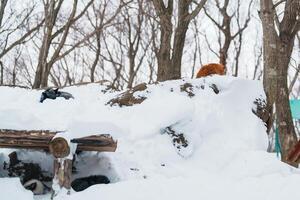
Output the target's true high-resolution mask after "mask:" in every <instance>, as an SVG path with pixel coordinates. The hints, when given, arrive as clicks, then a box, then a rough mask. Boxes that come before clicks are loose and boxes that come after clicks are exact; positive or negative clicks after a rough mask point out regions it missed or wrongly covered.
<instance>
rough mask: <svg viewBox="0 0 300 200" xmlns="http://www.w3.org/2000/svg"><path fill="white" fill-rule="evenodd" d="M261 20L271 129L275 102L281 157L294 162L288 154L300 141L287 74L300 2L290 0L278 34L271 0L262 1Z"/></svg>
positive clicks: (265, 81) (284, 160)
mask: <svg viewBox="0 0 300 200" xmlns="http://www.w3.org/2000/svg"><path fill="white" fill-rule="evenodd" d="M260 3H261V16H260V17H261V20H262V25H263V52H264V89H265V92H266V95H267V110H268V111H269V116H270V117H269V118H268V119H267V118H266V119H264V121H265V122H266V123H267V130H268V131H269V130H270V128H271V126H272V124H273V119H272V116H273V105H274V103H275V108H276V117H277V118H276V119H277V126H278V129H279V138H280V144H281V150H282V152H281V153H282V157H281V160H282V161H283V162H286V163H288V164H290V165H293V166H296V163H291V162H288V159H287V156H288V154H289V152H290V151H291V150H292V149H293V147H294V145H295V144H296V143H297V136H296V132H295V129H294V125H293V119H292V114H291V110H290V104H289V92H288V85H287V75H288V68H289V62H290V58H291V54H292V50H293V45H294V39H295V33H296V32H297V31H296V30H293V29H295V28H297V26H296V25H293V24H297V20H296V19H297V14H296V13H297V12H298V13H299V10H300V3H299V1H287V2H286V5H285V10H284V16H283V19H282V21H281V22H280V23H279V27H278V28H279V34H277V31H276V28H275V24H274V18H275V17H277V16H276V13H275V9H274V5H273V2H272V1H271V0H261V2H260ZM297 9H298V10H297Z"/></svg>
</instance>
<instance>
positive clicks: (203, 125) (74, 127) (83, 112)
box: [0, 76, 300, 200]
mask: <svg viewBox="0 0 300 200" xmlns="http://www.w3.org/2000/svg"><path fill="white" fill-rule="evenodd" d="M187 82H188V83H191V84H192V85H193V93H194V94H195V96H194V97H192V98H191V97H189V96H188V94H187V93H186V92H182V91H180V86H181V85H183V84H184V83H187ZM211 84H216V86H217V87H218V88H219V89H220V93H219V94H215V93H214V92H213V90H212V89H211V88H210V87H209V86H210V85H211ZM105 88H106V86H99V85H98V84H89V85H85V86H80V87H76V86H74V87H68V88H65V89H63V91H67V92H70V93H72V94H73V95H74V97H75V99H74V100H73V99H71V100H68V101H67V100H64V99H57V100H55V101H53V100H46V101H45V102H44V103H42V104H41V103H39V102H38V100H39V97H40V94H41V91H31V90H25V89H18V88H15V89H12V88H6V87H0V94H1V96H0V119H1V120H0V128H6V129H8V128H10V129H51V130H66V131H67V132H68V134H70V136H69V137H78V136H84V135H89V134H94V133H107V134H111V135H112V136H113V137H114V138H115V139H118V149H117V152H115V153H101V154H96V153H86V154H85V156H86V157H87V159H83V157H82V158H79V160H80V159H82V160H81V163H80V165H79V166H78V169H79V170H80V169H84V171H88V172H86V173H88V174H85V175H95V174H105V175H107V176H108V178H109V179H110V180H111V181H112V184H108V185H95V186H92V187H90V188H88V189H87V190H85V191H83V192H78V193H76V192H72V193H71V195H70V196H65V195H63V194H59V195H58V196H57V197H56V198H55V199H70V200H79V199H98V198H100V197H101V198H102V199H106V200H109V199H121V198H122V199H131V200H132V199H136V200H141V199H143V200H144V199H145V200H147V199H149V200H150V199H151V200H153V199H212V200H214V199H216V200H217V199H218V200H219V199H244V200H248V199H249V200H250V199H251V200H253V199H260V200H267V199H272V200H274V199H287V198H289V199H299V198H300V194H299V193H298V192H297V188H298V187H299V186H298V184H297V183H299V182H300V171H299V170H297V169H293V168H291V167H289V166H287V165H285V164H283V163H281V162H280V161H278V160H277V158H276V157H275V156H274V155H273V154H269V153H267V152H266V148H267V143H268V141H267V136H266V134H265V127H264V125H263V123H262V121H261V120H260V119H258V118H257V117H256V116H255V115H254V114H253V113H252V111H251V110H252V108H253V107H254V105H253V101H254V100H255V98H257V97H264V94H263V89H262V86H261V84H260V83H259V82H256V81H249V80H243V79H238V78H232V77H220V76H214V77H209V78H205V79H197V80H190V79H186V80H177V81H167V82H163V83H159V84H157V85H149V86H148V88H147V90H146V91H142V92H138V93H137V94H136V95H137V96H143V97H146V100H145V101H144V102H143V103H142V104H139V105H134V106H131V107H122V108H120V107H118V106H109V105H106V103H107V102H108V101H109V100H110V99H111V98H113V97H116V96H117V95H118V94H119V93H120V92H106V93H104V92H102V91H103V90H105ZM169 126H171V127H172V128H173V129H174V130H176V131H177V132H180V133H183V134H184V136H185V138H186V139H187V141H188V142H189V144H188V146H187V148H182V149H181V150H180V151H179V150H178V149H177V148H175V147H174V146H173V144H172V141H171V138H170V136H169V135H167V134H163V133H164V132H163V131H162V130H163V129H165V128H166V127H169ZM7 151H8V150H0V152H3V156H2V158H1V154H0V161H1V159H2V160H3V159H5V158H4V155H5V154H6V153H7ZM39 156H41V155H40V154H39ZM34 157H36V156H32V160H34V159H38V158H34ZM45 163H47V162H45ZM50 163H51V162H50ZM1 164H2V162H0V167H1ZM45 165H46V166H44V168H47V167H48V166H47V164H45ZM87 168H88V170H86V169H87ZM76 176H79V175H75V177H76ZM2 185H5V186H6V187H8V186H7V185H9V186H11V187H14V188H18V191H19V192H20V193H22V192H23V191H24V190H23V188H22V187H21V186H20V185H16V184H15V182H13V181H12V182H8V181H7V179H0V192H2V189H3V188H2V187H1V186H2ZM3 191H5V190H3ZM24 194H25V193H24ZM26 194H27V191H26ZM35 198H36V197H35ZM9 199H10V198H9V197H7V198H6V199H5V200H9ZM12 199H13V198H12ZM22 199H25V200H27V199H32V196H26V197H25V196H24V198H23V197H22ZM38 199H48V196H46V197H39V198H38Z"/></svg>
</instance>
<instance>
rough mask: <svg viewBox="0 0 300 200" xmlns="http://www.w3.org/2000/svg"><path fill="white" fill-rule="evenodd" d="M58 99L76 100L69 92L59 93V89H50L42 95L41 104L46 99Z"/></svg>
mask: <svg viewBox="0 0 300 200" xmlns="http://www.w3.org/2000/svg"><path fill="white" fill-rule="evenodd" d="M56 97H63V98H65V99H70V98H72V99H74V97H73V95H72V94H70V93H68V92H62V91H58V88H56V89H53V88H49V89H47V90H45V91H44V92H43V93H42V95H41V99H40V102H41V103H43V101H44V100H45V99H56Z"/></svg>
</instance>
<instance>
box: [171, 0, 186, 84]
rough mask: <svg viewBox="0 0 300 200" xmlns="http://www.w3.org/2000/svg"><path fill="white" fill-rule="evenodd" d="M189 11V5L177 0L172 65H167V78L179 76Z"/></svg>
mask: <svg viewBox="0 0 300 200" xmlns="http://www.w3.org/2000/svg"><path fill="white" fill-rule="evenodd" d="M188 13H189V5H188V4H186V3H185V2H182V1H179V5H178V25H177V28H176V30H175V36H174V47H173V54H172V65H171V66H169V68H170V69H169V70H168V71H169V73H170V74H169V79H180V78H181V60H182V54H183V48H184V43H185V38H186V32H187V30H188V27H189V23H190V21H189V20H188V19H187V15H188Z"/></svg>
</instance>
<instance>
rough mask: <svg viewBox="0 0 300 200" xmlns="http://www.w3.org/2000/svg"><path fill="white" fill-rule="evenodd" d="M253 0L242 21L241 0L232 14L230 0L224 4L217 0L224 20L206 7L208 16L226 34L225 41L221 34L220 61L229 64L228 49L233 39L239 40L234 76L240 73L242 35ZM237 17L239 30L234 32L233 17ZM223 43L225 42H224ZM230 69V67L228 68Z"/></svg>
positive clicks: (248, 20)
mask: <svg viewBox="0 0 300 200" xmlns="http://www.w3.org/2000/svg"><path fill="white" fill-rule="evenodd" d="M252 2H253V0H251V1H250V2H249V5H248V13H247V17H246V19H245V21H244V22H243V23H242V22H241V19H240V18H241V17H240V14H241V12H242V11H241V0H237V7H236V10H235V11H234V12H233V13H232V14H231V15H230V14H229V12H228V6H229V3H230V0H224V3H223V5H221V3H220V0H215V3H216V7H217V10H218V13H219V15H221V16H222V22H218V20H216V19H215V18H214V17H213V16H212V15H211V14H210V13H209V12H208V10H207V9H206V8H204V12H205V14H206V15H207V16H208V18H209V19H210V20H211V21H212V22H213V23H214V24H215V25H216V26H217V27H218V29H219V30H220V32H221V33H222V34H223V36H224V42H222V41H221V36H219V43H220V49H219V59H220V61H219V62H220V63H221V64H223V65H224V66H225V67H226V66H227V58H228V50H229V47H230V44H231V43H232V41H235V38H238V41H236V42H235V44H236V45H235V46H236V58H235V60H236V67H235V71H234V73H233V75H234V76H237V75H238V65H239V56H240V52H241V45H242V36H243V32H244V30H245V29H246V28H247V27H248V24H249V22H250V19H251V17H250V10H251V9H250V8H251V5H252ZM234 17H235V19H236V24H237V28H238V29H237V31H236V32H234V31H233V30H232V19H233V18H234ZM222 43H223V44H222ZM226 69H227V70H228V68H226Z"/></svg>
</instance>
